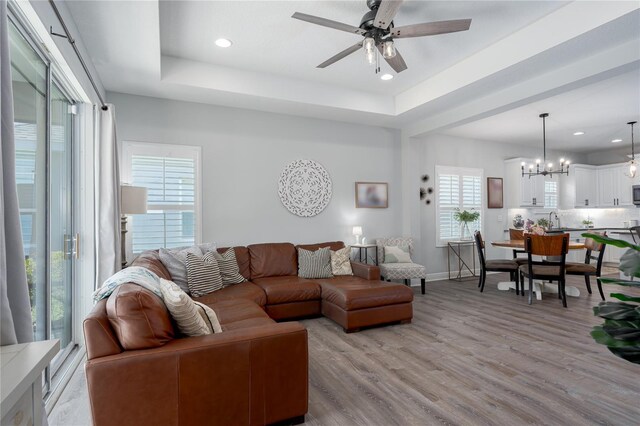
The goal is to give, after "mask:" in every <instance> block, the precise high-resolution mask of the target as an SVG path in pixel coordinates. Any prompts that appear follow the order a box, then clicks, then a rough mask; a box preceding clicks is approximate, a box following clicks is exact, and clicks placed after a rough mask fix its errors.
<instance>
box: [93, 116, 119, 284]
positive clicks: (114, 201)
mask: <svg viewBox="0 0 640 426" xmlns="http://www.w3.org/2000/svg"><path fill="white" fill-rule="evenodd" d="M95 123H96V127H95V128H96V137H95V143H96V145H95V150H94V153H95V169H94V170H95V192H94V194H95V197H94V207H95V241H96V250H95V256H96V258H95V259H96V282H95V287H96V288H99V287H100V286H102V283H103V282H104V281H105V280H106V279H107V278H109V277H110V276H111V275H113V274H114V273H116V272H117V271H118V270H120V170H119V166H118V164H119V158H118V142H117V140H116V122H115V113H114V108H113V105H111V104H109V105H108V109H107V110H106V111H105V110H103V109H102V108H101V107H100V106H98V107H96V120H95Z"/></svg>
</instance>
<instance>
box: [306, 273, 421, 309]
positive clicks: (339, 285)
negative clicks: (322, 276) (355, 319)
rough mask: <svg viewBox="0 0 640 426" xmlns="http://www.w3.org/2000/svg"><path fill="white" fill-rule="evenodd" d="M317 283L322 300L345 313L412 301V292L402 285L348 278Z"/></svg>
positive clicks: (337, 278) (336, 278) (343, 277)
mask: <svg viewBox="0 0 640 426" xmlns="http://www.w3.org/2000/svg"><path fill="white" fill-rule="evenodd" d="M318 283H319V284H320V286H321V287H322V300H323V301H325V300H326V301H328V302H331V303H333V304H334V305H337V306H339V307H341V308H342V309H344V310H345V311H353V310H357V309H365V308H373V307H377V306H385V305H395V304H398V303H407V302H411V301H413V291H412V290H411V288H409V287H407V286H404V285H402V284H395V283H387V282H383V281H370V280H363V279H362V278H359V277H349V276H340V277H335V278H332V279H327V280H318Z"/></svg>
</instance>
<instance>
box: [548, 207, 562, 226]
mask: <svg viewBox="0 0 640 426" xmlns="http://www.w3.org/2000/svg"><path fill="white" fill-rule="evenodd" d="M551 215H553V216H554V217H555V218H556V222H558V227H560V219H558V214H557V213H556V212H555V211H554V210H551V211H550V212H549V230H551V229H553V220H551Z"/></svg>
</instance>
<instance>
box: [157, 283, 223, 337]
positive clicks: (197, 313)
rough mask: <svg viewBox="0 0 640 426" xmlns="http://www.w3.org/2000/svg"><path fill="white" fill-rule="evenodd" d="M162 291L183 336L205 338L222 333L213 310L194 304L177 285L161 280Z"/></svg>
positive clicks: (165, 302)
mask: <svg viewBox="0 0 640 426" xmlns="http://www.w3.org/2000/svg"><path fill="white" fill-rule="evenodd" d="M160 291H161V292H162V297H163V299H164V304H165V305H166V307H167V309H168V310H169V312H170V313H171V316H172V317H173V319H174V320H175V322H176V324H177V326H178V329H179V330H180V332H181V333H182V334H185V335H187V336H205V335H207V334H211V333H220V332H221V331H222V327H220V322H219V321H218V317H217V315H216V313H215V312H214V311H213V309H211V308H210V307H208V306H206V305H203V304H201V303H198V302H194V301H193V299H191V298H190V297H189V295H187V293H185V292H184V291H182V289H181V288H180V287H178V286H177V285H176V284H175V283H173V282H171V281H167V280H165V279H162V278H161V279H160ZM205 318H206V319H205Z"/></svg>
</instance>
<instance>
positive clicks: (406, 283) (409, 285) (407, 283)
mask: <svg viewBox="0 0 640 426" xmlns="http://www.w3.org/2000/svg"><path fill="white" fill-rule="evenodd" d="M404 285H406V286H407V287H411V282H410V281H409V280H408V279H406V278H405V279H404Z"/></svg>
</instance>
